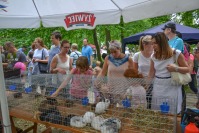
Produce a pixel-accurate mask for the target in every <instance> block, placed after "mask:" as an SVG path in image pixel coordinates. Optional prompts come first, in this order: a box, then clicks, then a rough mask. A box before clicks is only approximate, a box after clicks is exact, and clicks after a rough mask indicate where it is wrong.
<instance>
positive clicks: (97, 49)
mask: <svg viewBox="0 0 199 133" xmlns="http://www.w3.org/2000/svg"><path fill="white" fill-rule="evenodd" d="M93 40H94V44H95V47H96V51H97V59H98V60H99V61H100V62H102V58H101V54H100V47H99V44H98V41H97V31H96V28H95V29H94V30H93Z"/></svg>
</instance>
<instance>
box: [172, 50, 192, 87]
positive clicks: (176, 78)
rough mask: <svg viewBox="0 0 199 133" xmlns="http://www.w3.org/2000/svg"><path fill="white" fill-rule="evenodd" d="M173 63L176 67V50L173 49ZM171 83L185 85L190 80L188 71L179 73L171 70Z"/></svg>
mask: <svg viewBox="0 0 199 133" xmlns="http://www.w3.org/2000/svg"><path fill="white" fill-rule="evenodd" d="M174 65H175V67H178V66H179V65H178V63H177V59H176V50H174ZM171 79H172V81H171V82H172V85H186V84H188V83H189V82H191V80H192V79H191V75H190V73H185V74H183V73H180V72H171Z"/></svg>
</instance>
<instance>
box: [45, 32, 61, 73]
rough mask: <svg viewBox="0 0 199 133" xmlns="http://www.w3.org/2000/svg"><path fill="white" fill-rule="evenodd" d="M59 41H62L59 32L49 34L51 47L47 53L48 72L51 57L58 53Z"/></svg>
mask: <svg viewBox="0 0 199 133" xmlns="http://www.w3.org/2000/svg"><path fill="white" fill-rule="evenodd" d="M61 39H62V36H61V33H60V32H58V31H55V32H53V33H52V34H51V41H52V46H51V48H50V51H49V57H48V70H50V63H51V61H52V59H53V57H54V56H55V55H56V54H58V53H59V52H60V42H61Z"/></svg>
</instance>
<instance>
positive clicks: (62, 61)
mask: <svg viewBox="0 0 199 133" xmlns="http://www.w3.org/2000/svg"><path fill="white" fill-rule="evenodd" d="M69 49H70V43H69V41H67V40H63V41H62V42H61V47H60V53H59V54H56V55H55V56H54V57H53V59H52V62H51V64H50V72H51V73H54V74H58V80H59V82H62V81H63V80H64V79H65V78H66V76H67V75H66V74H68V73H69V71H70V70H71V69H72V59H70V56H69V55H68V54H67V53H68V51H69Z"/></svg>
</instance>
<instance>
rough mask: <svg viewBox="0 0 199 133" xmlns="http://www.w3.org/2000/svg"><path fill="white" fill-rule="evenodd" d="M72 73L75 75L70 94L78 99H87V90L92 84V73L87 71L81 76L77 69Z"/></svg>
mask: <svg viewBox="0 0 199 133" xmlns="http://www.w3.org/2000/svg"><path fill="white" fill-rule="evenodd" d="M72 72H74V73H73V74H74V75H73V77H72V83H71V88H70V94H71V95H72V96H73V97H76V98H84V97H86V96H87V90H88V89H89V88H90V87H91V84H92V71H91V70H87V71H86V72H85V73H84V74H81V73H80V71H78V69H77V68H73V69H72Z"/></svg>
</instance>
